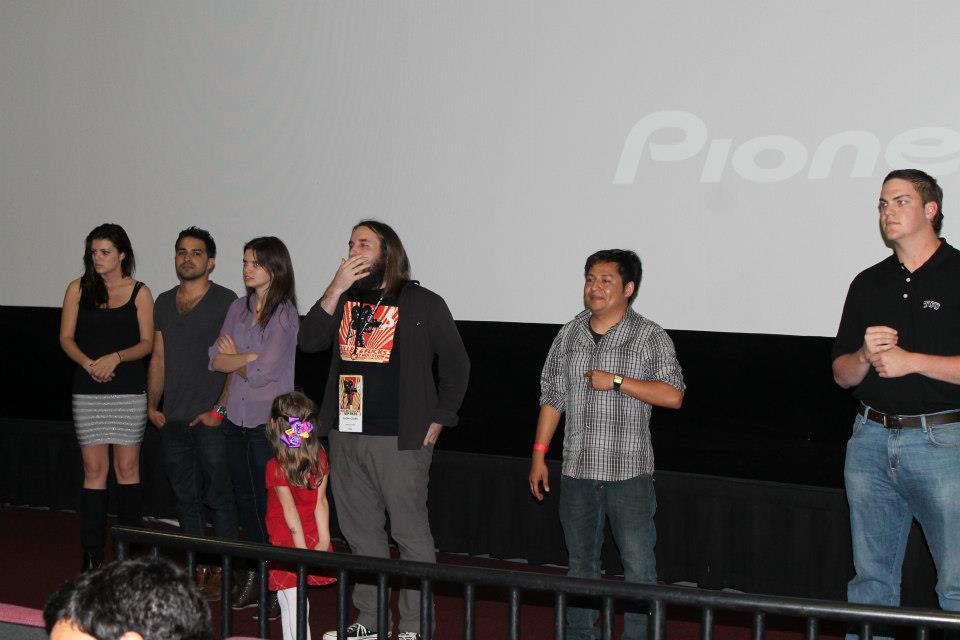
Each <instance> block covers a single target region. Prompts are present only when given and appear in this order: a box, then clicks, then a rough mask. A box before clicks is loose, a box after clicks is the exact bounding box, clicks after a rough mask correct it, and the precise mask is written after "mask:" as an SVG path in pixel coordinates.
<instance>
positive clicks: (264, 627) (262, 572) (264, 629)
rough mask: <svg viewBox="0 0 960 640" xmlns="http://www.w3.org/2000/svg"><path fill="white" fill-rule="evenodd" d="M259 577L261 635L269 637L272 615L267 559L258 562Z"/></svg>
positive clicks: (258, 607)
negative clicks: (268, 592) (268, 590)
mask: <svg viewBox="0 0 960 640" xmlns="http://www.w3.org/2000/svg"><path fill="white" fill-rule="evenodd" d="M257 577H258V578H259V579H260V585H259V587H260V589H259V590H260V602H259V603H258V606H257V610H258V611H259V612H260V620H258V622H259V623H260V624H259V628H260V637H261V638H269V637H270V620H269V619H268V617H267V616H269V615H270V611H269V604H270V601H269V600H268V596H267V561H266V560H260V561H259V562H258V563H257Z"/></svg>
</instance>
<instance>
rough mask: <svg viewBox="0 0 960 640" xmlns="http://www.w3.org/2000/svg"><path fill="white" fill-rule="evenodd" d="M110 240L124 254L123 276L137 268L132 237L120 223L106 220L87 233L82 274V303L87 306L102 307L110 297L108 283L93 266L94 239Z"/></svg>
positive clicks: (127, 275) (121, 265) (121, 270)
mask: <svg viewBox="0 0 960 640" xmlns="http://www.w3.org/2000/svg"><path fill="white" fill-rule="evenodd" d="M94 240H109V241H110V242H111V243H113V246H114V247H115V248H116V249H117V252H119V253H122V254H123V260H122V261H121V262H120V272H121V273H122V274H123V276H124V277H125V278H126V277H129V276H132V275H133V272H134V271H135V270H136V268H137V261H136V260H135V259H134V257H133V247H132V246H130V238H129V237H128V236H127V232H126V231H124V230H123V227H121V226H120V225H118V224H114V223H112V222H105V223H103V224H101V225H100V226H98V227H95V228H94V229H93V231H91V232H90V233H88V234H87V239H86V240H85V241H84V243H83V275H82V276H80V304H82V305H83V306H85V307H102V306H104V305H105V304H107V302H108V301H109V299H110V296H109V294H108V293H107V285H106V283H105V282H104V281H103V276H101V275H100V274H99V273H97V271H96V269H94V268H93V256H92V255H91V251H93V241H94Z"/></svg>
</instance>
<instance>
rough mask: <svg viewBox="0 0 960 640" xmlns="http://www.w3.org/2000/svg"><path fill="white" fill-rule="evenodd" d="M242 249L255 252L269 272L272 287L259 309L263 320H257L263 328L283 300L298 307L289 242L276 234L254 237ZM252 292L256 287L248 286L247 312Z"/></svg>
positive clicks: (249, 309) (261, 264) (258, 259)
mask: <svg viewBox="0 0 960 640" xmlns="http://www.w3.org/2000/svg"><path fill="white" fill-rule="evenodd" d="M243 251H244V252H247V251H253V255H254V257H255V258H256V259H257V262H259V263H260V266H262V267H263V268H264V269H266V270H267V272H269V273H270V289H269V290H268V291H267V298H266V300H261V302H262V303H263V309H262V310H261V311H260V320H258V321H257V324H259V325H260V329H261V330H263V329H265V328H266V326H267V323H268V322H270V318H272V317H273V314H274V312H276V310H277V307H279V306H280V305H282V304H283V303H284V302H289V303H290V304H291V305H292V306H293V308H294V309H296V308H297V291H296V290H297V287H296V283H295V282H294V280H293V262H292V261H291V260H290V252H289V251H287V245H285V244H283V240H281V239H280V238H276V237H274V236H262V237H260V238H254V239H253V240H251V241H250V242H248V243H247V244H245V245H243ZM253 293H254V289H252V288H251V287H247V311H252V309H251V308H250V296H251V295H253Z"/></svg>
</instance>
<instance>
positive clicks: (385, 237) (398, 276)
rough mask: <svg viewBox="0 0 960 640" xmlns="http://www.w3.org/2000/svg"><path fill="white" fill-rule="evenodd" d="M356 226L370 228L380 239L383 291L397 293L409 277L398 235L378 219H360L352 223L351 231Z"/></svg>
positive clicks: (354, 229)
mask: <svg viewBox="0 0 960 640" xmlns="http://www.w3.org/2000/svg"><path fill="white" fill-rule="evenodd" d="M357 227H366V228H367V229H370V230H371V231H373V232H374V233H375V234H376V235H377V238H378V239H379V240H380V259H381V260H382V261H383V267H384V271H383V289H384V291H383V293H384V295H388V296H395V295H397V294H398V293H400V288H401V287H402V286H403V284H404V283H405V282H406V281H407V280H409V279H410V259H409V258H407V251H406V250H405V249H404V248H403V243H402V242H400V236H398V235H397V232H396V231H394V230H393V228H392V227H391V226H390V225H388V224H387V223H385V222H380V221H379V220H361V221H360V222H358V223H357V224H355V225H353V231H356V230H357Z"/></svg>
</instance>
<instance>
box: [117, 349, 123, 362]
mask: <svg viewBox="0 0 960 640" xmlns="http://www.w3.org/2000/svg"><path fill="white" fill-rule="evenodd" d="M116 353H117V357H118V358H120V362H123V356H122V355H120V352H119V351H117V352H116Z"/></svg>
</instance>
